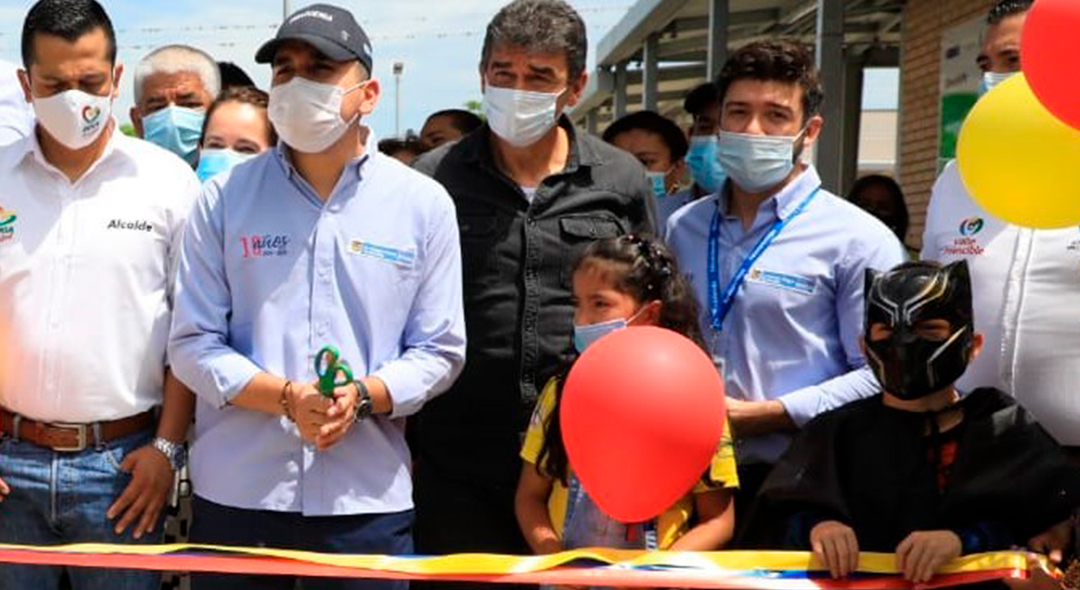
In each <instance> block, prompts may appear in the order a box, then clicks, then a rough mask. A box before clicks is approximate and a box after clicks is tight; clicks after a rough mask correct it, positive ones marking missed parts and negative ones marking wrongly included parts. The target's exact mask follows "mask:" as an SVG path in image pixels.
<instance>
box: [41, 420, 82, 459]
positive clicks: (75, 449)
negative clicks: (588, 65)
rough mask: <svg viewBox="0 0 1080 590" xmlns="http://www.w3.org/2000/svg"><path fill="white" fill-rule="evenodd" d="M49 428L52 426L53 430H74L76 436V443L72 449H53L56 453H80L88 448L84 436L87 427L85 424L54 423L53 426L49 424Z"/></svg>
mask: <svg viewBox="0 0 1080 590" xmlns="http://www.w3.org/2000/svg"><path fill="white" fill-rule="evenodd" d="M49 426H52V427H53V428H61V429H65V430H74V431H75V434H76V437H77V438H78V443H77V444H76V445H75V446H74V447H53V450H54V451H56V452H58V453H81V452H83V451H85V450H86V447H88V446H89V445H88V444H87V442H88V440H87V439H88V437H87V435H86V431H87V425H86V424H66V423H63V422H56V423H53V424H49Z"/></svg>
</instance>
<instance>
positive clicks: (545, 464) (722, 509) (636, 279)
mask: <svg viewBox="0 0 1080 590" xmlns="http://www.w3.org/2000/svg"><path fill="white" fill-rule="evenodd" d="M573 293H574V299H575V311H574V324H575V325H574V345H575V348H576V349H577V351H578V353H579V354H580V353H582V352H584V351H585V349H586V348H588V347H589V346H590V345H592V344H593V343H594V342H596V341H597V340H599V339H600V338H602V337H604V336H606V335H607V334H610V333H612V332H616V331H619V330H621V329H623V328H626V327H628V326H659V327H662V328H667V329H669V330H672V331H673V332H676V333H678V334H681V335H683V336H685V337H687V338H689V339H690V340H692V341H693V342H694V343H696V344H697V345H698V346H700V347H701V348H702V349H704V344H703V342H702V337H701V329H700V327H699V325H698V309H697V304H696V302H695V299H694V294H693V290H692V289H691V288H690V285H689V284H688V283H687V281H686V279H685V278H684V277H683V275H682V274H681V273H680V272H679V270H678V267H677V265H676V262H675V259H674V257H673V256H672V255H671V253H670V252H669V251H668V249H667V248H666V247H665V246H664V245H663V244H662V243H661V242H659V241H657V240H655V239H653V238H649V237H642V236H636V235H629V236H622V237H619V238H609V239H604V240H600V241H597V242H595V243H593V244H591V245H590V246H589V247H588V248H587V249H586V250H585V252H584V254H583V255H582V257H581V258H580V259H579V260H578V262H577V263H576V264H575V266H574V272H573ZM568 373H569V368H567V370H565V371H563V372H562V373H560V374H561V377H556V378H554V379H552V380H551V382H549V383H548V384H547V386H546V387H545V388H544V391H543V393H542V394H541V396H540V399H539V400H538V402H537V406H536V410H535V412H534V414H533V419H532V423H531V424H530V426H529V430H528V433H527V434H526V437H525V443H524V446H523V448H522V451H521V457H522V459H524V461H525V464H524V466H523V468H522V472H521V478H520V480H519V482H518V489H517V495H516V498H515V511H516V513H517V518H518V523H519V525H520V526H521V529H522V532H523V533H524V535H525V538H526V540H527V541H528V542H529V545H530V547H531V548H532V549H533V551H534V552H536V553H538V554H544V553H554V552H558V551H563V550H566V549H574V548H580V547H610V548H618V549H649V550H655V549H668V550H682V551H706V550H716V549H719V548H721V547H722V546H723V545H724V544H725V543H727V542H728V541H729V540H730V539H731V537H732V534H733V531H734V526H735V516H734V514H735V510H734V502H733V496H734V490H735V488H736V487H737V486H738V476H737V475H736V470H735V454H734V450H733V448H732V443H731V438H730V429H728V428H727V427H726V425H725V427H724V429H723V436H722V438H721V442H720V445H719V447H718V448H717V450H716V452H715V454H714V455H713V458H712V463H711V466H710V467H709V468H708V473H705V474H703V476H702V477H701V479H700V481H699V482H698V484H697V485H696V486H694V488H693V489H692V490H687V493H685V495H684V496H683V497H682V498H681V499H679V500H678V501H677V502H675V504H674V505H672V506H670V507H669V508H668V509H667V510H666V511H664V512H663V513H662V514H660V515H659V516H658V517H656V518H654V519H651V520H650V521H648V522H645V523H635V524H625V523H623V522H620V521H618V520H616V519H614V518H612V517H610V516H608V515H606V514H605V513H604V512H603V511H602V510H600V508H599V507H598V506H597V504H596V503H595V502H594V501H593V499H592V498H590V497H589V494H588V493H586V492H585V490H584V488H583V487H582V485H581V483H580V481H579V480H578V478H577V477H576V475H575V473H574V467H573V465H570V464H569V463H570V462H569V459H568V456H567V452H566V448H565V446H564V444H563V436H562V434H561V431H560V420H559V409H560V404H561V401H562V386H563V383H564V382H565V381H566V375H567V374H568ZM717 419H718V420H719V419H720V418H719V416H718V417H717ZM620 451H622V452H626V451H627V449H611V453H612V454H617V453H619V452H620ZM657 477H662V474H657ZM627 493H634V491H633V490H628V491H627Z"/></svg>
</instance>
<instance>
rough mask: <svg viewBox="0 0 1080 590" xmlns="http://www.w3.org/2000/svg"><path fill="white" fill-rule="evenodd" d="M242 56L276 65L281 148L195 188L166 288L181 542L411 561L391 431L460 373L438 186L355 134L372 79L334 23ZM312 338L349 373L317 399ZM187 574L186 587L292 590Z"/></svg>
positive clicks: (370, 99)
mask: <svg viewBox="0 0 1080 590" xmlns="http://www.w3.org/2000/svg"><path fill="white" fill-rule="evenodd" d="M256 59H257V61H259V62H264V63H265V62H272V63H273V68H274V75H273V88H272V90H271V93H270V107H269V113H270V119H271V121H272V122H273V123H274V125H275V128H276V129H277V131H278V133H279V134H280V136H281V138H282V143H281V144H279V145H278V147H277V148H275V149H273V150H270V151H269V152H267V153H265V154H263V155H262V156H260V157H258V158H255V159H254V160H251V161H249V162H246V163H244V164H242V165H240V166H238V167H236V168H234V169H233V170H232V171H231V172H229V173H226V174H223V175H221V176H219V177H216V178H215V179H213V180H212V181H211V182H209V183H208V184H207V185H206V187H205V188H204V192H203V195H202V198H201V199H200V201H199V204H198V205H197V207H196V209H195V211H194V212H193V214H192V218H191V221H190V223H189V225H188V228H187V230H186V234H185V239H184V244H183V249H182V258H181V263H180V271H179V277H178V294H177V303H176V314H175V320H174V331H173V333H172V339H171V342H170V347H169V352H170V358H171V360H172V363H173V368H174V371H175V372H176V373H177V375H178V376H179V377H180V379H181V380H182V381H184V382H185V383H187V384H188V385H189V386H190V387H191V388H192V389H193V390H194V391H195V392H196V393H197V394H198V396H199V404H198V409H197V419H196V428H195V440H194V446H193V449H192V456H191V465H192V479H193V483H194V489H195V494H196V498H195V501H194V523H193V528H192V531H191V539H192V540H193V541H196V542H203V543H217V544H231V545H265V546H273V547H287V548H297V549H301V548H302V549H308V550H314V551H326V552H339V553H340V552H349V553H388V554H403V553H409V552H411V550H412V537H411V526H412V506H413V505H412V486H411V481H410V465H409V453H408V449H407V447H406V445H405V439H404V421H403V419H404V418H405V417H406V416H408V415H410V414H413V413H415V412H416V411H418V410H419V409H420V408H421V407H422V406H423V404H424V403H425V402H426V401H428V400H429V399H431V398H432V397H434V396H435V395H436V394H438V393H441V392H442V391H444V390H445V389H446V388H447V387H449V385H450V383H451V382H452V381H453V379H454V377H455V376H456V375H457V373H458V372H459V371H460V369H461V366H462V365H463V363H464V351H465V326H464V319H463V311H462V291H461V262H460V249H459V248H460V246H459V241H458V232H457V219H456V215H455V211H454V207H453V204H452V202H451V200H450V198H449V196H448V195H447V194H446V192H445V190H443V189H442V188H441V187H440V186H439V185H438V184H437V183H436V182H434V181H433V180H430V179H428V178H427V177H424V176H423V175H421V174H419V173H416V172H413V171H412V170H409V169H408V168H406V167H405V166H404V165H402V164H400V163H398V162H397V161H395V160H393V159H391V158H388V157H386V156H383V155H381V154H379V153H378V152H377V150H376V149H375V139H374V136H373V134H372V133H371V132H370V131H369V130H368V129H367V128H365V127H363V126H361V125H359V123H358V121H359V118H360V117H361V116H363V115H367V114H369V113H370V112H371V111H372V109H373V108H374V106H375V103H376V101H377V98H378V94H379V87H378V82H377V81H376V80H373V79H370V77H369V72H370V71H371V47H370V44H369V42H368V39H367V36H366V35H365V34H364V32H363V30H362V29H361V28H360V27H359V25H357V24H356V22H355V20H354V19H353V17H352V15H351V14H349V13H348V12H347V11H345V10H342V9H339V8H336V7H332V6H327V5H314V6H309V7H306V8H304V9H302V10H301V11H299V12H298V13H296V14H294V15H292V16H291V17H290V18H289V19H287V20H286V22H285V23H284V24H283V25H282V26H281V28H280V29H279V31H278V34H277V37H276V38H275V39H273V40H271V41H270V42H268V43H267V44H266V45H264V46H263V47H262V49H260V50H259V53H258V54H257V56H256ZM327 345H331V346H335V347H337V348H338V349H339V350H340V352H341V358H342V359H344V360H346V361H348V363H349V364H350V365H351V367H352V371H353V373H354V375H355V376H356V381H355V382H354V383H352V384H346V385H343V386H339V387H337V388H335V389H333V390H332V392H331V393H330V396H329V397H324V396H323V395H322V394H321V393H320V390H319V388H318V387H317V382H316V381H317V374H316V370H315V366H314V361H315V358H316V356H317V354H318V352H319V351H320V350H321V349H322V348H323V347H324V346H327ZM328 517H332V518H328ZM193 581H194V584H193V587H194V588H196V590H202V589H219V588H222V589H223V588H241V587H242V588H247V587H258V588H293V584H294V583H295V580H291V579H277V578H273V579H271V578H252V579H243V578H238V577H228V576H220V575H204V576H196V577H195V578H194V580H193ZM405 585H406V584H405V583H404V582H388V581H381V582H373V581H366V582H365V581H358V580H353V581H344V580H306V581H305V582H304V587H305V588H324V587H333V588H403V587H405Z"/></svg>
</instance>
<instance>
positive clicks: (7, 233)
mask: <svg viewBox="0 0 1080 590" xmlns="http://www.w3.org/2000/svg"><path fill="white" fill-rule="evenodd" d="M16 219H18V216H16V215H15V210H14V209H4V208H3V207H0V244H3V243H4V242H8V241H11V240H14V239H15V220H16Z"/></svg>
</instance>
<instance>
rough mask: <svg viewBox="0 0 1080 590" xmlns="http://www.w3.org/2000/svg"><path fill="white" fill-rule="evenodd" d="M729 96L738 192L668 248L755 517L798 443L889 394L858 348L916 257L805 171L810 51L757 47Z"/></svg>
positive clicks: (811, 132) (732, 168)
mask: <svg viewBox="0 0 1080 590" xmlns="http://www.w3.org/2000/svg"><path fill="white" fill-rule="evenodd" d="M717 87H718V88H717V89H718V92H719V98H720V105H721V108H720V133H719V143H718V146H719V147H718V156H717V157H718V159H719V160H720V163H721V164H722V165H723V167H724V170H725V172H726V173H727V175H728V178H729V179H730V182H728V183H727V184H726V185H725V188H724V189H723V190H722V191H721V192H720V194H719V195H714V196H712V197H710V198H708V199H702V200H700V201H697V202H694V203H691V204H690V205H687V206H686V207H683V208H682V209H680V210H679V211H678V212H676V213H675V215H674V216H673V217H672V218H671V219H670V220H669V222H668V227H667V234H666V235H667V237H668V240H669V242H670V244H671V247H672V250H673V251H674V252H675V254H676V256H678V258H679V263H680V266H682V268H683V269H684V270H686V271H687V272H688V273H689V274H690V275H691V277H692V282H693V284H694V287H695V290H696V291H697V294H698V297H699V301H700V303H701V308H702V310H703V314H702V315H703V317H702V327H703V329H704V331H705V334H706V341H707V342H708V343H709V344H710V347H711V351H712V354H713V357H714V359H715V360H716V362H717V365H718V366H719V367H721V370H722V372H723V375H724V380H725V385H726V387H727V395H728V406H727V407H728V418H729V420H730V423H731V426H732V429H733V431H734V433H735V436H736V441H737V442H736V445H737V446H736V449H737V454H738V461H739V481H740V493H739V495H738V496H737V497H736V509H737V510H739V512H740V514H742V515H745V510H746V509H748V508H749V507H750V505H751V503H752V500H753V497H754V495H755V494H756V492H757V489H758V487H759V486H760V484H761V481H762V480H763V479H764V477H765V476H766V475H767V474H768V471H769V468H770V467H771V465H772V464H773V463H775V462H776V460H777V459H778V458H779V457H780V455H781V454H783V452H784V451H785V450H786V448H787V445H788V442H789V440H790V434H791V432H792V431H794V430H795V429H796V428H798V427H800V426H802V425H803V424H805V423H806V422H808V421H809V420H810V419H812V418H813V417H814V416H816V415H818V414H820V413H822V412H825V411H828V410H831V409H833V408H837V407H839V406H841V405H843V404H845V403H847V402H850V401H853V400H856V399H860V398H862V397H866V396H869V395H873V394H874V393H876V392H877V391H878V390H879V387H878V386H877V384H876V382H875V380H874V377H873V374H872V373H871V372H870V371H869V369H866V368H865V359H864V358H863V354H862V352H861V350H860V346H859V335H860V334H861V333H862V325H863V281H864V273H865V270H866V269H867V268H874V269H879V270H885V269H890V268H892V267H893V266H895V265H897V264H899V263H900V262H903V261H904V258H905V255H904V250H903V247H902V246H901V244H900V242H899V241H897V239H896V236H895V235H893V234H892V232H890V231H889V229H888V228H887V227H885V226H884V225H883V224H882V223H881V222H879V221H878V220H876V219H874V218H873V217H872V216H870V215H869V214H867V213H865V212H863V211H861V210H860V209H858V208H857V207H855V206H853V205H851V204H850V203H848V202H846V201H844V200H842V199H840V198H839V197H836V196H835V195H833V194H831V193H829V192H828V191H826V190H824V189H823V188H822V186H821V179H820V177H819V176H818V174H817V171H816V170H815V169H814V168H813V166H810V165H807V164H803V163H801V162H800V159H799V157H800V155H801V154H802V153H803V152H804V151H805V150H806V149H808V148H809V147H810V146H811V145H812V144H813V142H814V141H815V140H816V139H817V137H818V135H819V134H820V132H821V127H822V124H823V120H822V118H821V116H820V115H819V114H818V113H819V109H820V106H821V102H822V100H823V98H824V97H823V93H822V91H821V85H820V83H819V81H818V78H817V73H816V71H815V68H814V60H813V54H812V53H811V52H810V51H808V50H807V49H806V48H804V47H802V46H800V45H796V44H794V43H789V42H783V41H780V42H775V41H773V42H761V43H754V44H751V45H749V46H747V47H745V48H743V49H741V50H739V51H738V52H736V53H735V54H733V55H732V57H731V58H730V59H729V60H728V62H727V64H725V66H724V69H723V70H722V71H721V74H720V77H719V78H718V80H717ZM739 522H745V518H741V517H740V516H737V517H736V523H739Z"/></svg>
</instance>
